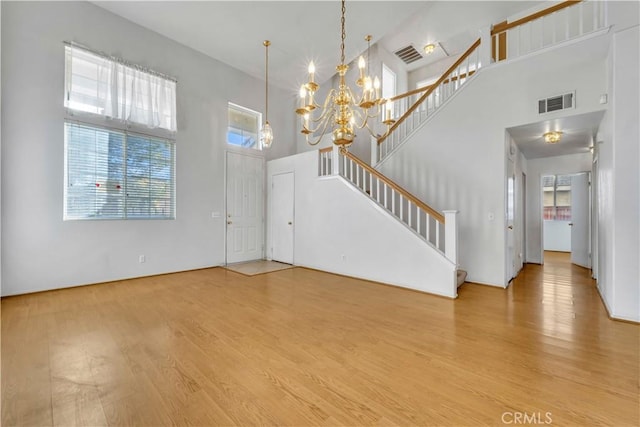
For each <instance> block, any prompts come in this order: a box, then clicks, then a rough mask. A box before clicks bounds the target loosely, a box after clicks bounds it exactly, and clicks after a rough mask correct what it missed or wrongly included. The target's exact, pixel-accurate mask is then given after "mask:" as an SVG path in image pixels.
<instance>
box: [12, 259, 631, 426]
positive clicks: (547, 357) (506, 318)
mask: <svg viewBox="0 0 640 427" xmlns="http://www.w3.org/2000/svg"><path fill="white" fill-rule="evenodd" d="M545 262H546V264H545V266H544V267H542V266H537V265H529V266H527V267H526V268H525V269H524V271H523V272H521V274H520V275H519V277H518V278H517V279H516V280H515V281H514V283H512V285H511V286H510V287H509V289H507V290H504V289H497V288H492V287H487V286H481V285H473V284H465V285H463V286H462V287H461V288H460V289H459V292H460V297H459V299H457V300H449V299H446V298H440V297H435V296H431V295H426V294H421V293H417V292H412V291H407V290H402V289H399V288H394V287H389V286H382V285H376V284H373V283H370V282H366V281H361V280H355V279H349V278H345V277H341V276H335V275H331V274H326V273H321V272H317V271H312V270H307V269H303V268H293V269H288V270H282V271H278V272H274V273H269V274H263V275H258V276H253V277H247V276H243V275H241V274H238V273H234V272H231V271H228V270H225V269H224V268H212V269H206V270H199V271H192V272H186V273H177V274H171V275H163V276H157V277H149V278H142V279H135V280H128V281H122V282H114V283H108V284H101V285H94V286H86V287H80V288H74V289H67V290H58V291H50V292H44V293H38V294H32V295H24V296H17V297H9V298H3V299H2V354H1V356H2V371H1V374H2V379H1V382H2V390H1V391H2V401H1V403H2V408H1V411H2V425H3V426H11V425H20V426H28V425H37V426H41V425H43V426H44V425H54V424H55V425H64V426H71V425H85V426H93V425H114V426H115V425H118V426H120V425H242V426H247V425H256V424H268V425H282V426H284V425H288V426H311V425H323V426H338V425H400V426H409V425H420V426H427V425H439V426H440V425H456V426H461V425H469V426H472V425H480V424H489V425H500V424H503V423H508V424H510V425H514V424H515V423H514V420H515V419H516V418H515V417H518V414H520V415H519V417H520V418H519V419H520V420H521V421H522V420H526V419H527V418H523V417H524V416H525V415H526V416H527V417H529V418H528V420H529V421H532V420H534V419H535V420H536V421H540V423H544V422H545V421H551V422H552V424H553V425H596V424H600V425H613V426H637V425H639V423H640V413H639V398H638V392H639V388H638V387H639V382H638V369H639V368H638V364H639V359H638V352H639V332H640V327H639V326H638V325H635V324H629V323H623V322H616V321H612V320H609V319H608V318H607V316H606V312H605V310H604V308H603V305H602V303H601V301H600V299H599V296H598V295H597V292H596V290H595V286H594V282H593V281H592V280H591V279H589V276H588V274H587V271H586V270H584V269H582V268H580V267H575V266H571V265H570V264H568V262H567V258H566V256H565V255H562V254H547V255H546V257H545ZM532 417H534V418H532Z"/></svg>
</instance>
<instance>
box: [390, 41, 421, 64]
mask: <svg viewBox="0 0 640 427" xmlns="http://www.w3.org/2000/svg"><path fill="white" fill-rule="evenodd" d="M394 53H395V54H396V56H397V57H398V58H400V59H402V60H403V61H404V63H405V64H411V63H412V62H415V61H417V60H418V59H422V55H421V54H420V52H418V51H417V50H416V48H415V47H413V46H411V45H409V46H407V47H403V48H402V49H399V50H396V51H395V52H394Z"/></svg>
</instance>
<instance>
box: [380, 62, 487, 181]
mask: <svg viewBox="0 0 640 427" xmlns="http://www.w3.org/2000/svg"><path fill="white" fill-rule="evenodd" d="M481 72H482V68H478V69H477V70H476V71H475V72H474V73H473V75H471V76H470V77H467V78H466V80H465V82H464V84H462V85H461V86H460V87H459V88H458V89H457V90H456V91H455V92H454V93H453V94H451V95H449V97H448V98H447V99H446V100H445V101H444V102H443V103H442V104H440V106H439V107H438V108H436V109H435V110H433V112H431V113H429V114H427V115H426V117H425V118H424V119H420V123H418V125H417V126H416V127H414V128H413V130H411V132H409V133H407V135H406V136H405V137H404V138H403V139H402V140H401V141H400V142H398V143H396V145H395V147H394V148H393V149H392V150H391V151H389V152H388V153H386V155H385V156H384V158H382V159H380V160H379V161H378V162H376V164H375V165H373V166H374V167H375V168H376V169H377V170H379V171H380V170H381V167H382V165H383V164H384V162H385V161H386V160H387V159H388V158H389V157H391V156H393V153H395V152H396V151H397V150H398V149H399V148H401V147H402V146H403V145H404V143H405V142H406V141H409V140H410V139H411V138H412V137H413V136H414V135H415V134H416V133H418V132H420V129H422V128H423V127H424V126H426V125H427V124H428V123H429V122H430V121H431V120H433V119H434V118H435V117H437V116H438V113H440V112H441V111H442V110H444V109H446V108H447V106H448V105H449V104H450V103H451V102H453V100H454V99H455V98H456V97H457V96H458V95H459V94H460V92H462V91H464V90H465V89H466V87H467V86H469V85H470V84H471V82H473V81H474V80H475V79H476V76H477V75H478V74H480V73H481ZM412 114H423V112H421V111H414V112H413V113H412ZM407 120H411V119H410V118H408V119H407ZM387 143H388V142H387V141H383V143H382V144H387Z"/></svg>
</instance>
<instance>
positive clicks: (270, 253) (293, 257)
mask: <svg viewBox="0 0 640 427" xmlns="http://www.w3.org/2000/svg"><path fill="white" fill-rule="evenodd" d="M287 174H291V177H292V178H293V195H292V196H293V218H292V220H293V231H292V233H293V241H292V243H291V250H292V254H291V265H295V261H296V235H295V233H296V174H295V171H283V172H278V173H274V174H273V175H270V176H269V182H270V184H271V186H270V189H271V191H270V192H269V196H268V200H269V208H268V209H269V212H268V218H269V233H268V236H269V238H268V239H267V244H268V248H267V259H269V260H273V188H274V184H273V178H274V177H276V176H280V175H287ZM278 262H281V261H278Z"/></svg>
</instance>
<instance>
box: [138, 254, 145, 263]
mask: <svg viewBox="0 0 640 427" xmlns="http://www.w3.org/2000/svg"><path fill="white" fill-rule="evenodd" d="M146 261H147V259H146V257H145V256H144V255H140V256H139V257H138V262H139V263H140V264H142V263H143V262H146Z"/></svg>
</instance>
